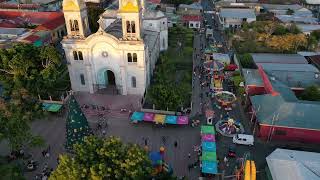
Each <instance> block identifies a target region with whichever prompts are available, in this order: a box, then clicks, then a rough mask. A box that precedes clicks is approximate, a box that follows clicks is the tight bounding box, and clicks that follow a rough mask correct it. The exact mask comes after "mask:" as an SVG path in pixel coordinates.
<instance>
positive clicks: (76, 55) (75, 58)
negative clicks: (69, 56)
mask: <svg viewBox="0 0 320 180" xmlns="http://www.w3.org/2000/svg"><path fill="white" fill-rule="evenodd" d="M73 59H74V60H79V58H78V53H77V51H73Z"/></svg>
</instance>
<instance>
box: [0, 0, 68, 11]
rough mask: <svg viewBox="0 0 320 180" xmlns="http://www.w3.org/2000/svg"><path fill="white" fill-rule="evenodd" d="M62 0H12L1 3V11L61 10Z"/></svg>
mask: <svg viewBox="0 0 320 180" xmlns="http://www.w3.org/2000/svg"><path fill="white" fill-rule="evenodd" d="M61 4H62V0H20V1H18V0H10V1H5V2H2V3H0V11H33V12H41V11H59V10H60V9H61Z"/></svg>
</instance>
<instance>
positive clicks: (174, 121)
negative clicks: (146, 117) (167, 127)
mask: <svg viewBox="0 0 320 180" xmlns="http://www.w3.org/2000/svg"><path fill="white" fill-rule="evenodd" d="M165 122H166V123H167V124H177V116H170V115H169V116H166V120H165Z"/></svg>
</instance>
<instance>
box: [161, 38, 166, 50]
mask: <svg viewBox="0 0 320 180" xmlns="http://www.w3.org/2000/svg"><path fill="white" fill-rule="evenodd" d="M162 48H166V40H165V39H164V38H163V39H162Z"/></svg>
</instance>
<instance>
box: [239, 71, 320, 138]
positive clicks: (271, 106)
mask: <svg viewBox="0 0 320 180" xmlns="http://www.w3.org/2000/svg"><path fill="white" fill-rule="evenodd" d="M243 75H244V77H245V80H246V92H247V95H248V97H249V98H248V101H249V102H248V103H249V104H250V108H249V109H251V110H250V111H251V116H252V117H251V122H252V125H253V126H254V129H255V133H256V135H258V137H260V138H262V139H264V140H269V141H270V140H287V141H299V142H311V143H320V102H311V101H302V100H299V99H298V98H297V97H296V95H295V93H294V92H293V91H292V90H291V88H290V87H288V86H287V85H286V84H285V83H283V82H281V81H280V80H278V79H276V78H274V77H273V76H270V75H269V74H267V73H265V71H264V70H263V69H262V67H261V66H259V68H258V70H254V69H251V70H247V69H244V70H243Z"/></svg>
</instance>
